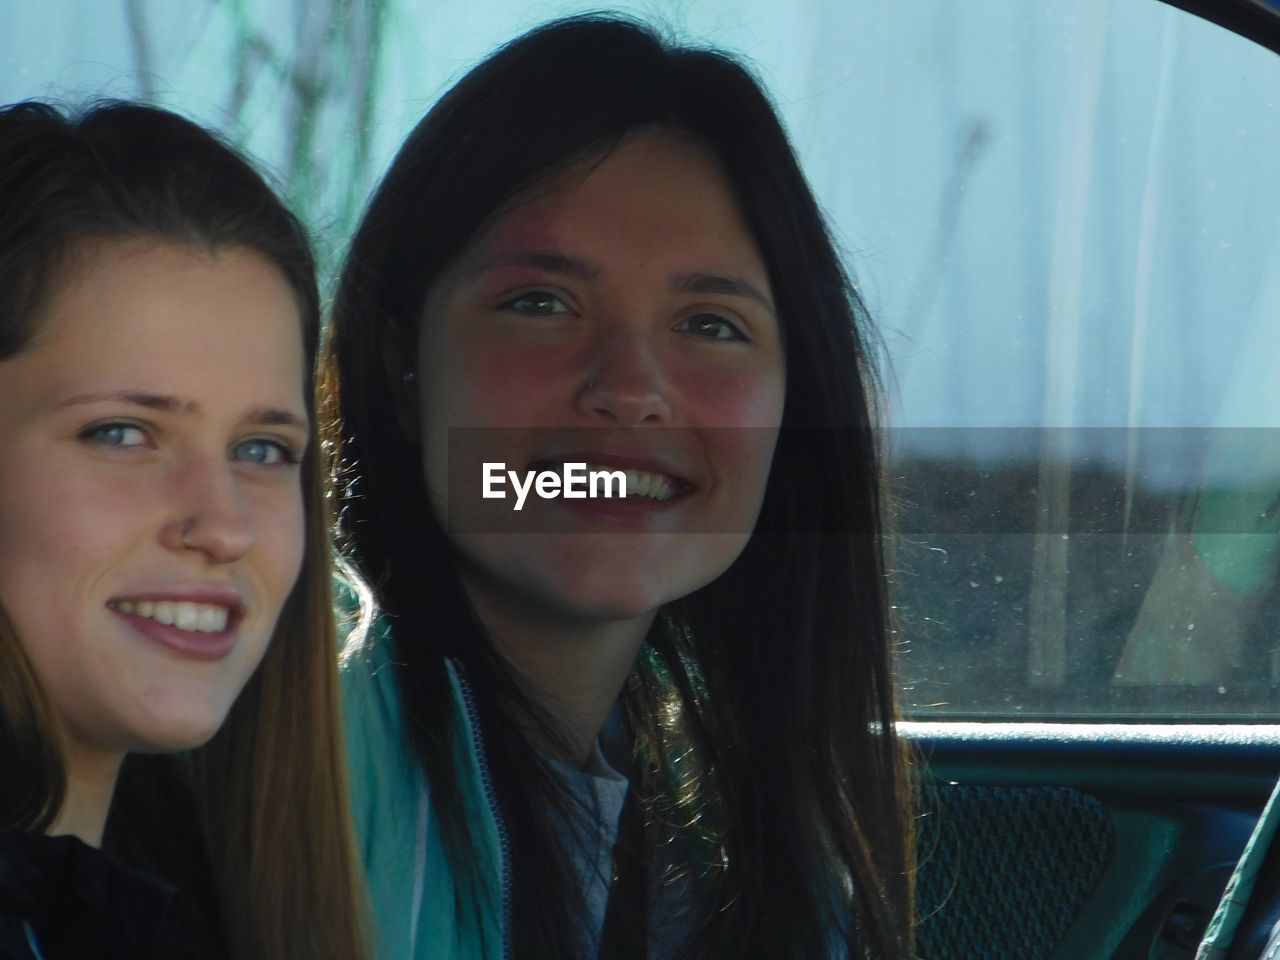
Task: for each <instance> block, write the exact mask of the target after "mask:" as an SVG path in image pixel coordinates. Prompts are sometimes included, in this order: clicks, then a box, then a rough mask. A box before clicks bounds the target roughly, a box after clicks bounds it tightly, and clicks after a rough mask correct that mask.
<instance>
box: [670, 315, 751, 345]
mask: <svg viewBox="0 0 1280 960" xmlns="http://www.w3.org/2000/svg"><path fill="white" fill-rule="evenodd" d="M676 329H677V330H684V331H685V332H687V333H692V334H694V335H695V336H698V337H702V338H703V339H705V340H743V341H745V340H746V339H747V337H746V334H744V333H743V332H742V330H741V329H739V327H738V326H737V324H735V323H734V322H733V321H731V320H729V319H727V318H725V317H722V316H719V315H718V314H714V313H700V314H698V315H697V316H694V317H690V318H689V319H688V320H682V321H681V322H680V323H679V324H677V325H676Z"/></svg>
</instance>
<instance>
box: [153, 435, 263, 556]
mask: <svg viewBox="0 0 1280 960" xmlns="http://www.w3.org/2000/svg"><path fill="white" fill-rule="evenodd" d="M174 487H175V490H174V498H173V499H174V510H173V516H172V518H171V520H170V521H169V522H168V523H167V524H166V525H165V528H164V531H163V534H162V538H163V540H164V542H165V546H167V547H168V548H169V549H170V550H173V551H174V552H176V553H182V554H187V553H191V552H193V551H194V552H199V553H201V554H203V555H204V557H205V559H206V560H207V562H209V563H231V562H232V561H234V560H238V559H240V558H241V557H243V556H244V555H245V554H246V553H248V552H249V550H250V549H251V548H252V547H253V544H254V541H255V539H256V534H255V531H254V527H253V524H252V523H251V522H250V519H249V515H248V512H247V511H246V509H245V505H244V503H243V501H242V498H241V491H240V489H239V485H238V483H237V479H236V476H235V474H234V468H233V466H232V464H231V463H230V462H228V461H227V460H225V459H221V458H215V457H206V458H200V459H193V460H192V461H191V462H189V463H188V464H186V465H185V466H184V467H183V468H182V469H181V470H180V471H179V473H178V474H177V476H176V478H175V484H174Z"/></svg>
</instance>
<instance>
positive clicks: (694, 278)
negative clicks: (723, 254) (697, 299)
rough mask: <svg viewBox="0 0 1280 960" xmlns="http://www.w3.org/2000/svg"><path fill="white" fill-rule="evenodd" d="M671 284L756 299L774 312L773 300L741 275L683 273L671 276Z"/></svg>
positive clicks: (687, 291) (678, 288) (676, 286)
mask: <svg viewBox="0 0 1280 960" xmlns="http://www.w3.org/2000/svg"><path fill="white" fill-rule="evenodd" d="M671 285H672V286H673V287H674V288H675V289H677V290H681V291H683V292H685V293H718V294H727V295H729V296H731V297H746V298H747V299H748V300H754V301H755V302H756V303H758V304H760V306H762V307H764V308H765V309H766V310H768V311H769V312H770V313H774V312H775V311H774V307H773V301H772V300H770V299H769V298H768V297H767V296H765V294H764V292H763V291H762V290H760V288H758V287H756V286H755V285H754V284H751V283H748V282H747V281H746V280H743V279H741V278H740V277H726V276H721V275H719V274H715V273H681V274H677V275H676V276H674V277H672V278H671Z"/></svg>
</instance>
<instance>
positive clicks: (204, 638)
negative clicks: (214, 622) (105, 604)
mask: <svg viewBox="0 0 1280 960" xmlns="http://www.w3.org/2000/svg"><path fill="white" fill-rule="evenodd" d="M111 612H112V613H114V614H115V615H116V616H117V617H119V618H120V619H121V620H123V621H124V622H125V623H127V624H128V625H129V626H131V627H133V629H134V630H136V631H138V633H140V634H142V635H143V636H144V637H146V638H147V639H148V640H152V641H154V642H156V643H158V644H160V646H162V647H166V648H168V649H169V650H171V651H173V652H174V653H176V654H178V655H179V656H183V657H186V658H188V659H189V660H221V659H222V658H223V657H225V656H226V655H227V654H229V653H230V652H231V650H232V648H233V647H234V646H235V645H236V633H235V631H234V630H232V629H227V630H223V631H221V632H220V633H199V632H197V631H194V630H179V629H178V628H177V627H173V626H169V625H168V624H164V623H161V622H160V621H159V620H152V619H151V618H150V617H140V616H138V615H137V614H136V613H125V612H124V611H123V610H116V609H114V608H112V610H111Z"/></svg>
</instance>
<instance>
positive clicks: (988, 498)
mask: <svg viewBox="0 0 1280 960" xmlns="http://www.w3.org/2000/svg"><path fill="white" fill-rule="evenodd" d="M600 6H601V4H599V3H583V4H577V5H574V4H561V3H539V4H531V3H529V2H528V0H504V2H489V0H486V2H483V3H472V2H464V0H433V2H431V3H416V2H410V0H384V2H381V3H370V4H331V5H324V4H319V5H317V4H280V3H274V2H271V3H268V2H256V3H255V2H247V0H241V2H235V3H230V2H228V3H208V4H199V5H194V6H192V5H186V4H169V3H165V2H159V0H157V2H146V0H109V2H84V3H61V4H22V5H19V7H18V8H17V9H16V10H14V11H10V12H8V13H7V14H6V24H5V30H6V43H5V44H4V50H3V52H0V100H3V101H5V102H8V101H11V100H16V99H20V98H22V97H27V96H57V97H71V98H78V97H86V96H104V95H105V96H144V97H146V98H149V99H153V100H156V101H158V102H160V103H162V104H165V105H168V106H172V107H176V108H178V109H181V110H183V111H185V112H187V113H189V114H191V115H193V116H195V117H196V118H197V119H199V120H201V121H203V122H205V123H208V124H210V125H213V126H215V127H218V128H220V129H223V130H224V131H226V133H227V134H228V135H229V136H230V137H231V138H232V139H233V140H235V141H237V142H239V143H241V144H243V145H245V146H246V147H247V148H248V149H249V151H250V152H251V153H253V154H255V155H256V156H258V157H259V158H261V159H262V160H264V161H265V162H266V163H267V165H268V166H269V167H271V168H272V169H273V170H274V171H275V172H276V174H277V176H278V178H279V180H280V182H281V184H282V186H283V187H284V189H285V191H286V192H287V194H288V196H289V197H290V199H291V201H292V203H293V204H294V206H295V207H296V208H298V209H300V210H301V211H303V212H304V213H305V214H306V215H307V218H308V219H309V221H310V223H311V224H312V226H313V228H314V229H315V230H316V232H317V235H318V236H319V238H320V241H321V250H322V253H323V254H324V256H325V258H326V260H327V262H328V263H330V264H332V263H333V262H334V260H335V258H336V255H337V253H338V252H339V251H340V250H341V248H342V245H343V242H344V240H345V237H346V236H347V234H348V232H349V230H350V229H351V226H352V224H353V223H354V222H355V219H356V217H357V216H358V213H359V209H360V204H361V203H362V201H363V199H364V197H365V196H366V195H367V192H368V190H369V189H370V187H371V186H372V184H373V183H374V182H375V180H376V178H377V176H378V173H379V172H380V170H381V169H382V168H383V167H384V166H385V165H386V163H387V162H388V161H389V158H390V155H391V153H392V152H393V151H394V149H395V146H396V145H397V144H398V143H399V141H400V140H401V139H402V138H403V136H404V135H405V133H406V132H407V131H408V129H409V128H410V127H411V126H412V124H413V123H414V122H415V121H416V120H417V119H418V117H419V116H420V115H421V114H422V112H423V111H424V110H425V109H426V108H427V107H428V106H429V105H430V103H431V102H432V100H433V98H434V97H435V96H436V95H437V94H438V93H439V92H440V91H441V90H442V89H444V88H445V87H446V86H447V85H448V83H449V81H450V79H451V78H453V77H456V76H457V75H459V74H460V73H461V72H462V71H464V70H465V69H466V68H467V67H468V66H469V65H470V64H471V63H473V62H474V61H475V60H476V59H478V58H479V57H480V56H482V55H483V54H484V53H485V52H487V51H488V50H489V49H491V48H492V47H493V46H494V45H496V44H497V43H499V42H501V41H503V40H505V39H508V38H510V37H511V36H513V35H515V34H516V33H517V32H519V31H520V30H523V29H524V28H526V27H528V26H530V25H532V24H534V23H536V22H539V21H541V20H544V19H547V18H549V17H552V16H556V15H560V14H563V13H568V12H573V11H575V10H585V9H597V8H599V7H600ZM605 6H609V5H605ZM620 9H624V10H626V11H627V12H631V13H636V14H638V15H640V16H642V17H645V18H646V19H650V20H657V21H659V22H661V23H664V24H666V25H668V27H669V28H670V30H671V31H672V33H673V34H675V35H676V36H679V37H681V38H685V39H689V38H692V39H700V40H705V41H706V42H708V43H712V44H716V45H720V46H724V47H727V48H729V49H732V50H734V51H736V52H738V53H740V54H742V55H745V56H746V57H748V58H749V59H750V60H752V62H754V63H755V64H756V66H757V68H758V70H759V72H760V74H761V75H762V77H763V78H764V79H765V81H766V83H767V85H768V86H769V88H770V89H771V90H772V91H773V92H774V93H775V95H776V97H777V100H778V102H779V105H780V107H781V110H782V112H783V115H784V117H785V119H786V122H787V123H788V126H789V128H790V130H791V132H792V135H793V137H794V140H795V143H796V145H797V149H798V150H799V153H800V155H801V159H802V161H803V163H804V166H805V168H806V170H807V172H808V174H809V176H810V177H811V179H812V181H813V183H814V186H815V188H816V191H817V193H818V195H819V199H820V200H821V202H822V203H823V205H824V208H825V210H826V211H827V213H828V215H829V217H830V219H831V222H832V225H833V228H834V230H835V232H836V234H837V237H838V239H839V241H840V243H841V245H842V247H843V249H844V251H845V253H846V255H847V258H848V262H849V265H850V269H851V270H852V272H853V274H854V276H855V278H856V280H857V283H858V287H859V290H860V292H861V293H862V296H863V298H864V299H865V301H866V303H867V306H868V308H869V311H870V314H871V315H872V317H874V319H875V321H876V323H877V325H878V328H879V330H880V332H881V344H880V353H881V356H880V360H881V370H882V375H883V379H884V384H885V389H886V397H887V400H886V404H885V419H886V431H885V441H886V445H887V449H888V451H889V454H888V458H887V462H886V472H887V474H888V476H889V478H890V481H891V487H892V490H893V494H894V498H895V501H894V506H893V509H892V518H893V523H894V526H895V529H896V536H895V538H894V543H895V546H894V551H893V552H894V556H893V571H894V573H893V580H894V591H895V603H896V615H897V620H898V625H897V634H896V636H897V638H898V643H899V671H900V674H901V676H902V679H903V701H904V705H905V707H906V709H907V711H908V712H909V713H910V714H912V715H915V716H920V717H938V716H967V717H973V716H979V717H997V718H999V717H1040V718H1042V717H1049V718H1059V719H1063V718H1078V717H1101V716H1106V717H1143V718H1152V717H1155V718H1194V719H1205V720H1211V719H1220V718H1224V717H1227V718H1236V719H1243V720H1257V719H1274V718H1275V717H1276V716H1277V715H1278V714H1280V696H1278V694H1277V690H1278V689H1280V652H1277V631H1276V629H1275V628H1274V627H1273V626H1272V625H1273V624H1275V623H1276V622H1277V620H1278V619H1280V589H1278V588H1277V582H1278V581H1280V576H1278V572H1280V430H1278V429H1277V427H1278V426H1280V335H1278V334H1280V330H1278V327H1280V324H1278V323H1277V321H1278V320H1280V178H1277V177H1276V175H1275V172H1274V171H1275V169H1276V158H1277V157H1280V58H1277V57H1276V56H1275V55H1274V54H1273V53H1271V52H1269V51H1267V50H1264V49H1263V48H1261V47H1259V46H1257V45H1255V44H1253V43H1251V42H1249V41H1247V40H1245V39H1242V38H1240V37H1238V36H1235V35H1233V34H1231V33H1229V32H1228V31H1226V30H1224V29H1222V28H1220V27H1217V26H1215V25H1212V24H1209V23H1207V22H1205V21H1202V20H1200V19H1198V18H1196V17H1194V16H1192V15H1190V14H1188V13H1185V12H1183V11H1181V10H1178V9H1175V8H1173V7H1170V6H1166V5H1164V4H1162V3H1159V2H1156V0H1060V2H1057V3H1053V4H1046V3H1042V2H1038V0H967V2H966V3H964V4H957V3H953V2H950V0H928V2H925V0H921V2H918V3H915V4H911V5H909V6H907V7H904V6H903V5H900V4H899V5H891V4H882V3H870V2H852V3H851V2H848V0H808V2H800V0H793V2H789V3H786V4H782V3H776V2H773V0H770V2H763V0H708V2H703V3H699V4H689V3H686V2H682V0H670V2H667V3H650V4H646V5H639V6H634V5H633V6H626V7H622V8H620ZM193 11H194V12H193Z"/></svg>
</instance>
